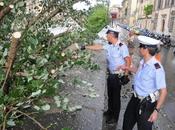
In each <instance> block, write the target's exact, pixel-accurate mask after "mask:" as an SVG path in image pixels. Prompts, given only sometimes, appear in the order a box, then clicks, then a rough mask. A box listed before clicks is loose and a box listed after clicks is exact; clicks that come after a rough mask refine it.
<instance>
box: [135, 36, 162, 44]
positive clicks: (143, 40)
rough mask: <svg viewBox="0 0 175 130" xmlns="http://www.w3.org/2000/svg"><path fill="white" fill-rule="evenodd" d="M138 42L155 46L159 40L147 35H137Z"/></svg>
mask: <svg viewBox="0 0 175 130" xmlns="http://www.w3.org/2000/svg"><path fill="white" fill-rule="evenodd" d="M137 39H138V41H139V43H141V44H143V45H147V46H157V45H160V44H161V41H159V40H156V39H153V38H150V37H147V36H138V37H137Z"/></svg>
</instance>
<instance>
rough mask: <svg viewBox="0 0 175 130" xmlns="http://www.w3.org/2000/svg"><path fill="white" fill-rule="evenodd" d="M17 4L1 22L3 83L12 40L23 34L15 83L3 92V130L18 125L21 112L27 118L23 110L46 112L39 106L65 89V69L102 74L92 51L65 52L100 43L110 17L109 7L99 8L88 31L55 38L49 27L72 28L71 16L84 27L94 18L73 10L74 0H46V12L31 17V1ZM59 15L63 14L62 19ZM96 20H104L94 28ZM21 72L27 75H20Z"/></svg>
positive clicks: (0, 102)
mask: <svg viewBox="0 0 175 130" xmlns="http://www.w3.org/2000/svg"><path fill="white" fill-rule="evenodd" d="M16 1H17V2H16V3H15V6H14V8H13V9H12V10H11V11H10V12H9V13H8V14H6V15H5V17H4V18H3V19H0V24H1V26H0V30H1V33H0V43H1V44H0V82H1V84H2V83H3V81H4V77H5V74H6V71H5V68H4V65H5V63H6V58H7V54H8V50H9V47H10V43H11V35H12V33H13V32H15V31H20V32H22V37H21V39H20V42H19V47H18V50H17V55H16V59H15V61H14V64H13V67H12V70H11V78H10V80H9V82H8V84H9V86H10V91H9V94H8V95H5V94H3V90H2V89H0V122H2V124H1V125H0V127H3V129H5V128H4V127H5V125H6V124H7V125H9V126H13V125H15V119H16V118H17V117H18V116H19V113H20V114H23V115H25V114H24V113H22V112H20V111H19V110H21V111H22V110H23V109H26V108H29V107H32V106H33V105H34V107H35V108H36V109H38V110H39V108H40V107H37V106H36V105H35V103H36V102H35V101H36V100H38V99H40V98H41V97H43V96H50V95H55V94H59V91H58V90H59V89H58V88H59V87H61V84H62V82H61V81H60V80H59V78H60V75H59V73H64V70H65V69H70V68H71V67H73V66H74V65H80V66H82V67H85V68H89V69H98V65H97V64H94V63H92V62H91V60H90V56H91V55H90V54H87V52H79V51H75V52H74V53H73V54H72V53H69V52H68V53H66V54H65V55H62V51H63V50H64V49H65V48H66V47H67V46H69V45H71V44H72V43H75V42H77V43H79V44H82V43H87V42H90V41H92V40H93V39H94V34H93V33H95V32H97V31H98V30H99V29H100V28H101V27H102V26H104V25H105V23H106V21H107V20H106V18H105V17H106V14H105V13H106V9H105V11H104V10H103V9H104V8H105V7H101V6H98V7H97V8H96V9H94V10H93V9H92V11H94V13H92V12H90V13H92V16H90V17H88V24H87V26H86V27H87V28H88V29H85V30H84V31H82V30H81V29H75V30H74V31H72V30H71V31H70V32H65V33H64V34H62V35H60V36H58V37H54V36H53V35H51V34H50V33H49V31H48V28H49V27H51V26H52V27H53V26H58V25H61V26H64V27H67V26H68V27H69V26H70V25H69V24H68V23H67V21H66V20H67V19H69V18H70V17H71V18H72V19H73V20H75V21H76V22H77V23H80V25H82V26H83V25H85V22H86V20H85V19H86V17H87V16H88V13H86V12H82V11H79V12H77V11H75V10H73V9H72V5H73V4H74V2H75V1H74V0H64V1H55V0H49V1H48V0H41V1H40V2H41V3H40V5H42V6H41V7H42V8H41V10H35V11H33V9H35V8H32V10H30V12H28V11H27V8H29V5H28V3H27V2H28V1H29V0H16ZM31 1H32V2H33V4H37V3H35V2H36V1H35V0H31ZM79 1H81V0H79ZM3 2H4V3H5V6H7V5H8V4H9V2H10V1H9V0H8V1H7V0H4V1H3ZM37 7H38V6H37ZM38 8H40V7H38ZM55 12H56V13H55ZM100 12H101V13H100ZM54 13H55V14H54ZM96 13H97V15H96ZM56 14H59V16H60V17H58V15H56ZM97 16H99V17H97ZM95 17H97V19H96V18H95ZM95 19H96V20H97V21H98V22H96V24H95V23H94V22H95V21H94V20H95ZM90 25H93V27H92V26H90ZM94 29H95V30H94ZM92 32H93V33H92ZM19 73H22V74H24V75H25V76H19V75H17V74H19ZM57 91H58V92H57ZM42 105H43V106H42V107H41V108H43V110H48V109H50V106H49V105H48V104H42ZM26 116H27V115H26ZM34 121H35V120H34ZM35 122H36V121H35ZM37 124H39V123H37ZM39 125H40V124H39ZM41 127H42V126H41Z"/></svg>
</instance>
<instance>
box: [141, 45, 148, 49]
mask: <svg viewBox="0 0 175 130" xmlns="http://www.w3.org/2000/svg"><path fill="white" fill-rule="evenodd" d="M139 48H143V49H146V48H147V47H146V45H143V44H140V45H139Z"/></svg>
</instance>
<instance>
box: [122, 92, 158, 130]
mask: <svg viewBox="0 0 175 130" xmlns="http://www.w3.org/2000/svg"><path fill="white" fill-rule="evenodd" d="M155 106H156V102H155V103H151V101H149V100H146V99H144V100H143V101H140V99H138V98H136V97H134V95H133V96H132V98H131V100H130V101H129V103H128V106H127V108H126V111H125V114H124V120H123V130H132V129H133V127H134V125H135V124H136V123H137V127H138V130H152V125H153V123H152V122H149V121H148V119H149V117H150V115H151V114H152V112H153V111H154V107H155ZM140 112H141V113H140Z"/></svg>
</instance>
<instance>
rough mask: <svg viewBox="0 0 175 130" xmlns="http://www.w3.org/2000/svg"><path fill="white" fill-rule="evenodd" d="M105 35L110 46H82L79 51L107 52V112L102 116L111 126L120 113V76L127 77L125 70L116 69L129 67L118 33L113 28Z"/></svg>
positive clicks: (126, 49)
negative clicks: (102, 50)
mask: <svg viewBox="0 0 175 130" xmlns="http://www.w3.org/2000/svg"><path fill="white" fill-rule="evenodd" d="M106 34H107V36H106V37H107V41H108V42H109V43H110V44H106V45H100V44H96V45H91V46H84V47H82V48H81V49H90V50H101V49H104V50H106V52H107V63H108V65H107V66H108V70H109V75H108V78H107V92H108V110H107V111H106V112H104V115H105V116H106V117H107V120H106V123H108V124H112V123H117V121H118V118H119V113H120V106H121V101H120V90H121V83H120V75H121V74H123V75H125V76H124V77H126V78H127V75H128V71H127V70H126V71H119V70H118V67H119V66H121V65H126V66H128V67H129V65H130V58H129V52H128V47H127V46H126V45H125V44H124V43H121V42H120V40H118V35H119V32H118V31H117V30H115V29H113V28H108V30H107V32H106Z"/></svg>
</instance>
